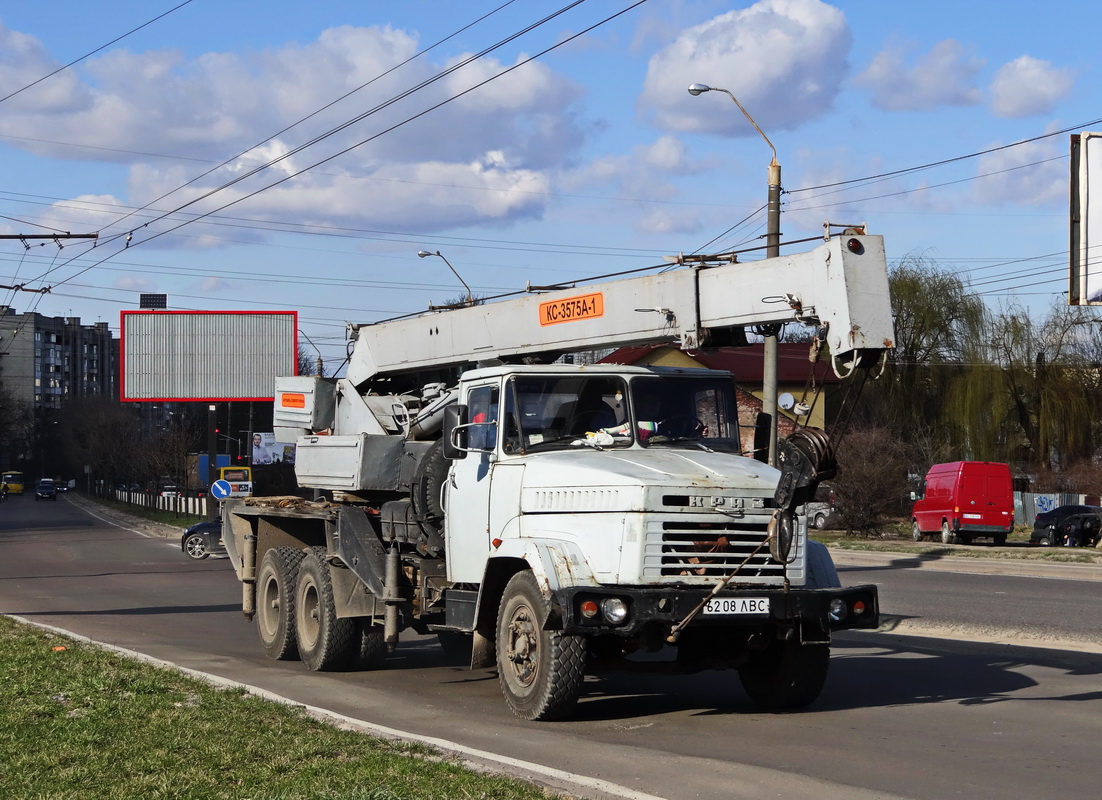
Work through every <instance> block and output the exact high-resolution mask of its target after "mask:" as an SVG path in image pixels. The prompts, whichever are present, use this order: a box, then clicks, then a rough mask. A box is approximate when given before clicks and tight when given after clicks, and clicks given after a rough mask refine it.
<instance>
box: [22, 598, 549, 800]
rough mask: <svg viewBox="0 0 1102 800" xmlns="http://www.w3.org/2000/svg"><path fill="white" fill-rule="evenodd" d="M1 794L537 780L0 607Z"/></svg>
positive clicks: (509, 785)
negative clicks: (1, 611)
mask: <svg viewBox="0 0 1102 800" xmlns="http://www.w3.org/2000/svg"><path fill="white" fill-rule="evenodd" d="M0 675H3V676H4V680H2V681H0V764H3V765H4V767H3V769H0V797H3V798H6V800H39V799H40V798H41V799H42V800H45V799H46V798H49V799H50V800H55V799H57V798H65V799H66V800H68V799H69V798H72V799H73V800H78V799H79V800H85V799H86V798H111V799H112V800H115V799H116V798H119V799H121V800H126V799H127V798H134V799H135V800H138V799H139V798H140V799H141V800H160V799H161V798H163V799H164V800H169V799H170V798H171V799H172V800H181V799H190V798H196V799H197V800H198V799H199V798H232V799H233V800H242V799H245V798H247V799H249V800H291V799H292V798H311V800H330V799H331V800H406V799H407V798H409V800H414V799H416V800H435V799H436V798H439V800H462V799H465V798H472V799H474V798H494V799H495V800H497V798H501V799H502V800H511V799H512V798H516V800H530V799H534V798H541V799H543V800H546V798H547V797H548V796H549V795H548V794H547V793H546V792H545V791H544V790H543V789H541V788H540V787H537V786H534V785H532V784H527V783H524V782H522V781H518V780H514V779H511V778H504V777H497V776H492V775H486V774H483V773H479V772H475V771H472V770H470V769H467V768H466V767H464V766H462V765H461V764H459V763H457V762H456V761H454V760H451V759H446V758H443V757H441V756H440V755H439V754H438V753H436V752H435V751H433V750H432V749H431V748H428V747H425V746H423V745H419V744H411V743H407V742H399V741H390V740H386V739H380V738H376V737H372V736H368V735H365V734H362V733H357V732H354V731H348V730H341V729H338V728H336V727H334V726H332V725H329V724H326V723H324V722H321V721H318V720H316V719H314V718H312V717H310V716H309V715H307V714H306V713H305V712H304V711H303V710H302V709H300V708H296V707H289V706H284V705H282V704H279V703H273V702H270V701H267V700H263V699H261V698H258V697H255V696H252V695H250V694H249V693H248V692H246V691H244V690H241V689H221V688H217V687H214V686H211V685H209V684H207V683H205V682H203V681H200V680H197V679H195V678H192V677H189V676H187V675H184V674H182V673H179V672H175V671H173V670H170V669H165V668H161V667H157V666H154V665H149V664H144V663H142V662H139V661H136V660H134V659H130V658H127V657H125V656H123V655H121V654H119V653H115V652H112V651H109V650H105V649H102V648H99V647H96V646H94V645H91V644H87V643H83V642H78V641H75V640H73V639H69V638H68V637H65V636H61V635H59V634H56V633H53V632H50V631H43V630H40V629H38V628H35V627H33V626H29V625H25V624H22V623H20V622H18V621H16V620H13V619H11V618H8V617H0Z"/></svg>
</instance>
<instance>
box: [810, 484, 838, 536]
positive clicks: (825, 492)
mask: <svg viewBox="0 0 1102 800" xmlns="http://www.w3.org/2000/svg"><path fill="white" fill-rule="evenodd" d="M804 513H805V514H807V527H808V528H815V529H817V530H820V531H823V530H826V529H827V528H837V527H839V526H840V525H841V524H842V517H841V514H839V513H838V507H837V506H836V505H835V504H834V488H833V487H832V486H831V485H830V484H829V483H823V484H820V485H819V487H818V488H817V489H816V490H815V497H814V498H813V499H812V500H811V502H809V503H806V504H805V505H804Z"/></svg>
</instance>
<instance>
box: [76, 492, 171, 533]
mask: <svg viewBox="0 0 1102 800" xmlns="http://www.w3.org/2000/svg"><path fill="white" fill-rule="evenodd" d="M62 496H63V497H64V498H65V499H66V500H68V501H69V502H70V503H72V504H73V505H75V506H79V507H80V508H82V509H84V510H85V511H87V512H88V513H89V514H91V515H92V516H94V517H98V518H99V519H102V520H104V521H106V522H109V523H110V524H112V525H115V526H117V527H119V528H124V529H125V530H130V531H134V532H135V533H140V534H142V535H144V536H150V537H154V538H158V539H175V538H179V537H180V536H181V535H182V534H183V532H184V523H183V522H182V521H181V522H180V524H179V525H167V524H165V523H161V522H152V521H150V520H147V519H143V518H141V517H135V516H133V515H131V514H127V513H125V512H123V511H118V510H116V509H114V508H108V507H107V506H103V505H100V504H99V503H95V502H92V501H91V500H88V499H87V498H85V497H82V496H81V495H79V494H77V493H76V492H67V493H66V494H64V495H62Z"/></svg>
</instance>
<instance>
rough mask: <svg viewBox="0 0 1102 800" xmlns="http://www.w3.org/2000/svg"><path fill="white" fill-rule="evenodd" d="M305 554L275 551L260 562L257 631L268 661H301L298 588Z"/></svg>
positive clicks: (287, 548)
mask: <svg viewBox="0 0 1102 800" xmlns="http://www.w3.org/2000/svg"><path fill="white" fill-rule="evenodd" d="M305 556H306V551H305V550H299V549H297V548H294V547H274V548H272V549H271V550H268V551H267V552H266V553H265V554H264V557H263V558H262V559H261V560H260V570H259V571H258V572H257V575H256V629H257V631H258V632H259V633H260V641H261V642H262V643H263V644H264V652H265V653H266V654H267V655H268V658H274V659H276V660H281V661H283V660H288V659H292V658H297V657H298V646H297V644H296V641H295V584H296V583H297V582H298V567H299V564H300V563H302V559H303V558H304V557H305Z"/></svg>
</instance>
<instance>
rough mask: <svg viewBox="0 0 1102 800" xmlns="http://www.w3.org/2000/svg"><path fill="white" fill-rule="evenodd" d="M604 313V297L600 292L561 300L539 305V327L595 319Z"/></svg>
mask: <svg viewBox="0 0 1102 800" xmlns="http://www.w3.org/2000/svg"><path fill="white" fill-rule="evenodd" d="M604 313H605V297H604V295H603V294H601V293H600V292H596V293H594V294H583V295H578V296H577V297H564V298H563V299H561V300H548V301H547V302H546V303H540V325H558V324H559V323H560V322H577V321H578V320H582V319H596V318H597V317H603V316H604Z"/></svg>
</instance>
